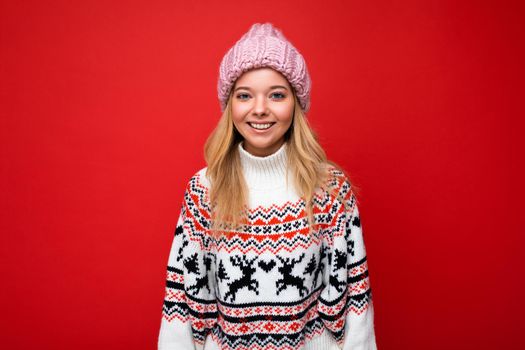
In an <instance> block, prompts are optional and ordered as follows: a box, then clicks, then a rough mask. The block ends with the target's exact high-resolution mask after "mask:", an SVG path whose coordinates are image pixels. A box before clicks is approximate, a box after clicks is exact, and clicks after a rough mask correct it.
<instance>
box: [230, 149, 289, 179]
mask: <svg viewBox="0 0 525 350" xmlns="http://www.w3.org/2000/svg"><path fill="white" fill-rule="evenodd" d="M243 143H244V141H241V142H240V143H239V144H238V146H237V147H238V149H239V157H240V159H241V166H242V169H243V174H244V178H245V180H246V184H247V185H248V187H249V188H251V189H274V188H280V187H283V186H286V168H287V165H288V157H287V154H286V147H287V145H286V142H284V143H283V144H282V146H281V147H280V148H279V149H278V150H277V151H275V152H274V153H272V154H270V155H269V156H266V157H258V156H254V155H253V154H251V153H249V152H248V151H246V150H245V149H244V148H243Z"/></svg>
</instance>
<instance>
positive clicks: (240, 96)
mask: <svg viewBox="0 0 525 350" xmlns="http://www.w3.org/2000/svg"><path fill="white" fill-rule="evenodd" d="M244 97H246V98H248V97H250V96H248V94H238V95H237V98H238V99H240V100H245V99H246V98H244Z"/></svg>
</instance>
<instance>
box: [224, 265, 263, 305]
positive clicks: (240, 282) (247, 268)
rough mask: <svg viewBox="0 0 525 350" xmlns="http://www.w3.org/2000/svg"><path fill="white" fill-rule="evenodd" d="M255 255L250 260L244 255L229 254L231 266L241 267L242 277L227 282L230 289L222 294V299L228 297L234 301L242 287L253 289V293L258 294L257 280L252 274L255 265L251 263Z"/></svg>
mask: <svg viewBox="0 0 525 350" xmlns="http://www.w3.org/2000/svg"><path fill="white" fill-rule="evenodd" d="M257 258H258V257H257V256H256V257H254V258H253V259H251V260H248V259H247V258H246V256H244V255H242V256H238V255H236V256H230V261H231V263H232V265H233V266H237V267H239V268H240V269H241V272H242V277H241V278H239V279H236V280H234V281H232V282H231V283H228V287H229V288H230V290H229V291H228V292H227V293H226V294H225V295H224V300H228V297H229V298H230V299H231V301H232V302H233V301H235V297H236V295H237V292H238V291H239V290H240V289H242V288H248V290H253V291H254V292H255V294H257V295H259V289H258V288H259V282H257V280H255V279H254V278H252V277H253V274H254V273H255V267H253V264H254V262H255V260H257Z"/></svg>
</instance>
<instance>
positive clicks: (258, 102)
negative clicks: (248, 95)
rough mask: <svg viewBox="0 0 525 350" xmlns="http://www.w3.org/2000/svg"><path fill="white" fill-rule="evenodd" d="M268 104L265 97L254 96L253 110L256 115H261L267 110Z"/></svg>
mask: <svg viewBox="0 0 525 350" xmlns="http://www.w3.org/2000/svg"><path fill="white" fill-rule="evenodd" d="M267 109H268V106H267V101H266V98H265V97H260V96H259V97H256V98H255V106H254V107H253V112H254V113H255V114H257V115H262V114H264V113H266V112H267Z"/></svg>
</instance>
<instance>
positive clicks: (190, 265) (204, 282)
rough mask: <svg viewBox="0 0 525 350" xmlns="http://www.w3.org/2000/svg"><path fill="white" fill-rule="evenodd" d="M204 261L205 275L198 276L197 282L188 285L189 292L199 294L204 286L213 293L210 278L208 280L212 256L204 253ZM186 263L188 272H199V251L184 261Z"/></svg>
mask: <svg viewBox="0 0 525 350" xmlns="http://www.w3.org/2000/svg"><path fill="white" fill-rule="evenodd" d="M203 263H204V275H203V276H200V277H197V279H196V282H195V284H193V285H191V286H189V287H188V289H187V292H191V291H193V290H194V291H195V292H192V293H193V295H198V294H199V293H200V291H201V289H203V288H204V287H206V289H207V290H208V293H211V290H210V286H209V280H208V271H210V268H211V263H212V261H211V258H210V257H208V256H207V255H204V257H203ZM184 265H185V266H186V269H188V272H192V273H195V274H199V263H198V256H197V253H195V254H193V255H192V256H191V257H190V258H188V259H186V260H185V261H184Z"/></svg>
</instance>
